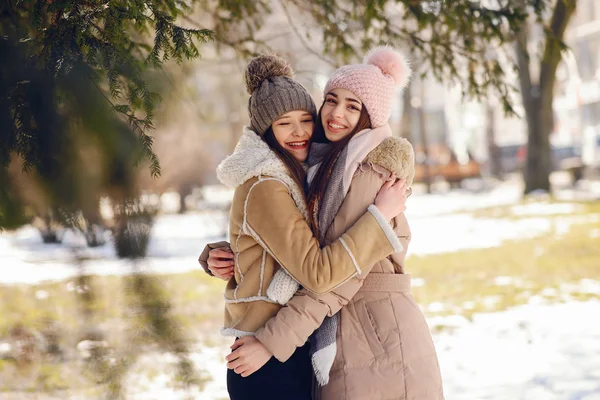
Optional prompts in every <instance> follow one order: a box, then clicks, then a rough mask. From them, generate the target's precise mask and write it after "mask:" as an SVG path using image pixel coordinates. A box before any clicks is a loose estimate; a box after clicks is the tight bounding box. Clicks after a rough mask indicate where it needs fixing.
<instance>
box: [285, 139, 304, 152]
mask: <svg viewBox="0 0 600 400" xmlns="http://www.w3.org/2000/svg"><path fill="white" fill-rule="evenodd" d="M286 144H287V145H288V146H290V147H291V148H292V149H297V150H302V149H305V148H306V147H307V146H308V140H303V141H301V142H290V143H286Z"/></svg>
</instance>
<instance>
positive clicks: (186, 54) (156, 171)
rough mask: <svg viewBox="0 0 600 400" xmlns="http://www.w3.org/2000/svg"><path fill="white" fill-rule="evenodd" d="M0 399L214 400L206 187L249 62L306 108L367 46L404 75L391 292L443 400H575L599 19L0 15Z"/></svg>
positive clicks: (529, 9) (256, 5) (189, 11)
mask: <svg viewBox="0 0 600 400" xmlns="http://www.w3.org/2000/svg"><path fill="white" fill-rule="evenodd" d="M0 23H1V25H0V59H1V60H2V61H1V74H0V160H1V161H2V166H1V167H0V398H2V399H7V400H13V399H88V398H89V399H97V398H98V399H100V398H110V399H117V398H119V399H120V398H122V399H188V398H192V399H207V400H208V399H211V400H212V399H226V398H227V391H226V382H225V371H226V367H225V360H224V357H225V355H226V354H227V353H228V352H229V345H230V344H231V343H230V340H229V339H226V338H222V337H220V335H219V332H218V330H219V327H220V325H221V323H222V310H223V289H224V286H225V282H223V281H220V280H218V279H216V278H211V277H209V276H207V275H206V274H205V273H204V272H203V270H202V269H201V267H200V266H199V264H198V262H197V258H198V256H199V254H200V252H201V251H202V249H203V247H204V245H205V244H206V243H209V242H214V241H219V240H226V239H227V230H228V212H229V207H230V203H231V199H232V195H233V192H232V191H231V190H230V189H227V188H226V187H224V186H222V185H220V184H219V182H218V180H217V179H216V174H215V169H216V166H217V165H218V163H219V162H220V161H221V160H222V159H223V158H224V157H225V156H226V155H228V154H230V153H231V152H232V150H233V148H234V147H235V144H236V143H237V140H238V138H239V137H240V135H241V133H242V127H243V126H244V125H245V124H246V123H247V122H248V116H247V101H248V95H247V94H246V92H245V85H244V80H243V71H244V67H245V65H246V63H247V61H248V60H249V58H250V57H252V56H253V55H256V54H258V53H261V52H276V53H278V54H279V55H281V56H282V57H284V58H286V59H287V60H289V62H290V63H291V64H292V65H293V67H294V69H295V71H296V78H297V80H298V81H300V82H301V83H302V84H303V85H305V87H306V88H307V89H308V90H309V92H311V94H313V96H314V99H315V102H316V103H317V105H318V106H320V104H321V102H322V89H323V87H324V85H325V83H326V81H327V79H328V77H329V75H330V74H331V73H332V71H333V70H334V69H335V68H336V67H338V66H340V65H343V64H345V63H356V62H359V61H360V60H361V58H362V55H363V54H364V53H365V51H366V50H367V49H368V48H369V47H371V46H373V45H375V44H379V43H388V44H392V45H394V46H395V47H397V48H398V49H401V50H403V51H405V52H406V53H407V54H408V55H409V56H410V58H411V60H412V63H411V64H412V67H413V69H414V71H415V73H414V76H413V79H412V81H411V84H410V86H409V88H408V90H406V91H405V92H404V93H399V94H398V95H397V98H396V101H395V105H394V111H393V113H392V117H391V126H392V130H393V131H394V134H395V135H398V136H401V137H406V138H407V139H409V140H410V141H411V143H412V144H413V146H414V148H415V151H416V155H417V175H416V179H415V184H414V187H413V195H412V196H411V197H410V200H409V202H408V210H407V212H406V213H407V217H408V220H409V223H410V225H411V229H412V232H413V238H412V242H411V245H410V249H409V258H408V261H407V270H408V272H409V273H410V274H412V278H413V294H414V296H415V298H416V300H417V301H418V303H419V305H420V307H421V309H422V310H423V312H424V313H425V315H426V317H427V319H428V322H429V324H430V328H431V330H432V335H433V337H434V341H435V344H436V348H437V351H438V354H439V358H440V364H441V369H442V374H443V378H444V385H445V392H446V398H447V399H451V400H455V399H465V400H466V399H469V400H470V399H472V400H479V399H494V400H501V399H502V400H503V399H536V400H537V399H540V400H545V399H569V400H571V399H573V400H575V399H578V400H579V399H580V400H584V399H585V400H594V399H600V318H598V315H600V301H599V300H600V245H599V244H600V3H599V2H598V1H597V0H565V1H544V0H536V1H533V0H531V1H529V0H515V1H501V0H498V1H496V0H489V1H485V0H481V1H471V0H464V1H456V2H448V1H442V0H432V1H412V0H404V1H391V0H387V1H372V2H371V1H367V2H353V1H330V0H317V1H305V0H282V1H269V0H261V1H210V0H197V1H187V2H181V1H149V0H148V1H112V0H111V1H106V0H104V1H100V0H97V1H96V0H91V1H85V2H83V1H68V0H62V1H58V0H54V1H51V0H42V1H8V2H6V3H5V4H4V5H1V6H0Z"/></svg>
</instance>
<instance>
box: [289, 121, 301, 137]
mask: <svg viewBox="0 0 600 400" xmlns="http://www.w3.org/2000/svg"><path fill="white" fill-rule="evenodd" d="M292 124H293V125H292V126H293V127H294V131H293V132H292V134H293V135H294V136H298V137H300V136H304V130H303V129H302V122H301V121H294V122H293V123H292Z"/></svg>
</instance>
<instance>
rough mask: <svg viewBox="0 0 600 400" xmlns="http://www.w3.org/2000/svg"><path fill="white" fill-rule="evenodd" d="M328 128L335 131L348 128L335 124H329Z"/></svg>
mask: <svg viewBox="0 0 600 400" xmlns="http://www.w3.org/2000/svg"><path fill="white" fill-rule="evenodd" d="M327 126H328V127H329V129H332V130H335V131H339V130H342V129H346V127H345V126H344V125H340V124H336V123H334V122H327Z"/></svg>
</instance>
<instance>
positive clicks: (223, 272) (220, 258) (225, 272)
mask: <svg viewBox="0 0 600 400" xmlns="http://www.w3.org/2000/svg"><path fill="white" fill-rule="evenodd" d="M207 264H208V270H209V271H210V272H212V274H213V275H214V276H216V277H217V278H221V279H223V280H229V279H231V277H232V276H233V267H234V262H233V252H232V251H231V249H230V248H229V247H220V248H218V249H212V250H211V251H210V252H209V253H208V260H207Z"/></svg>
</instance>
